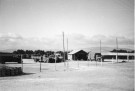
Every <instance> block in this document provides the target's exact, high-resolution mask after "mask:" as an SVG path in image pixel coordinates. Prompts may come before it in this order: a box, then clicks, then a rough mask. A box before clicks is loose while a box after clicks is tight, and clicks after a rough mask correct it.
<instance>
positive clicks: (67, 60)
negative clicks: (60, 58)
mask: <svg viewBox="0 0 135 91" xmlns="http://www.w3.org/2000/svg"><path fill="white" fill-rule="evenodd" d="M68 61H69V60H68V38H67V68H68V67H69V62H68Z"/></svg>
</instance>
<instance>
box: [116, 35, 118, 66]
mask: <svg viewBox="0 0 135 91" xmlns="http://www.w3.org/2000/svg"><path fill="white" fill-rule="evenodd" d="M116 48H117V55H116V60H117V63H118V39H117V37H116Z"/></svg>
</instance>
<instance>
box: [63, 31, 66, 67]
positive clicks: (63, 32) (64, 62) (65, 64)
mask: <svg viewBox="0 0 135 91" xmlns="http://www.w3.org/2000/svg"><path fill="white" fill-rule="evenodd" d="M63 61H64V67H65V66H66V64H65V45H64V32H63Z"/></svg>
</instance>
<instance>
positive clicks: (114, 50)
mask: <svg viewBox="0 0 135 91" xmlns="http://www.w3.org/2000/svg"><path fill="white" fill-rule="evenodd" d="M110 52H119V53H135V51H134V50H131V51H127V50H123V49H119V50H117V49H113V50H112V51H110Z"/></svg>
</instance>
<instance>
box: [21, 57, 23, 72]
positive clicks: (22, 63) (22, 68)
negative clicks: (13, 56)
mask: <svg viewBox="0 0 135 91" xmlns="http://www.w3.org/2000/svg"><path fill="white" fill-rule="evenodd" d="M21 63H22V72H23V60H22V54H21Z"/></svg>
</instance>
